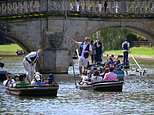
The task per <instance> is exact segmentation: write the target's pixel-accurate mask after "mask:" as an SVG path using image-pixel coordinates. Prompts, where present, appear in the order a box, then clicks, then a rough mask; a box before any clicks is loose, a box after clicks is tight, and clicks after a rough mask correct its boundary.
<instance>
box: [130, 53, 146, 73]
mask: <svg viewBox="0 0 154 115" xmlns="http://www.w3.org/2000/svg"><path fill="white" fill-rule="evenodd" d="M130 55H131V57H132V59H133V60H134V62H135V63H136V65H137V66H138V68H139V69H140V71H139V72H140V75H142V71H141V70H142V68H141V66H140V65H139V63H138V62H137V60H136V59H135V57H134V56H133V55H132V54H130ZM145 73H146V70H143V75H145Z"/></svg>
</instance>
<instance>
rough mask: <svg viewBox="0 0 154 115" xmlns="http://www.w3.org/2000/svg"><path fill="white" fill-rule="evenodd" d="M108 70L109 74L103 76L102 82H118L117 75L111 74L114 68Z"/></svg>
mask: <svg viewBox="0 0 154 115" xmlns="http://www.w3.org/2000/svg"><path fill="white" fill-rule="evenodd" d="M109 70H110V71H109V73H106V74H105V76H104V78H103V81H118V77H117V75H116V74H115V73H114V72H113V70H114V68H113V67H110V68H109Z"/></svg>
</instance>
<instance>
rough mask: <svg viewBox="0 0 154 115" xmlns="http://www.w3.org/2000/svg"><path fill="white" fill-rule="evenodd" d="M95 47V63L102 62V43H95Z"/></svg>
mask: <svg viewBox="0 0 154 115" xmlns="http://www.w3.org/2000/svg"><path fill="white" fill-rule="evenodd" d="M94 46H95V48H96V55H95V61H96V62H102V43H101V42H100V41H99V42H95V44H94Z"/></svg>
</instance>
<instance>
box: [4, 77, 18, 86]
mask: <svg viewBox="0 0 154 115" xmlns="http://www.w3.org/2000/svg"><path fill="white" fill-rule="evenodd" d="M6 77H7V79H6V80H4V81H3V85H4V86H5V87H10V86H12V84H13V83H14V82H15V81H14V79H12V76H11V74H7V75H6Z"/></svg>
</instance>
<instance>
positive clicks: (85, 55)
mask: <svg viewBox="0 0 154 115" xmlns="http://www.w3.org/2000/svg"><path fill="white" fill-rule="evenodd" d="M83 44H84V42H82V44H81V45H80V51H79V56H81V54H82V50H83ZM85 51H89V44H87V47H86V49H85ZM88 56H89V53H84V58H88Z"/></svg>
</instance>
